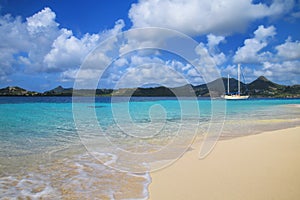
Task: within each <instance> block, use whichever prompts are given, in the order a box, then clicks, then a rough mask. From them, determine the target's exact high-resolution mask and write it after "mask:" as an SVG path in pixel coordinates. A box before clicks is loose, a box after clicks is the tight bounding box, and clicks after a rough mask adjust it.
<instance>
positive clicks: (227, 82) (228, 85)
mask: <svg viewBox="0 0 300 200" xmlns="http://www.w3.org/2000/svg"><path fill="white" fill-rule="evenodd" d="M227 93H228V94H229V93H230V91H229V74H228V76H227Z"/></svg>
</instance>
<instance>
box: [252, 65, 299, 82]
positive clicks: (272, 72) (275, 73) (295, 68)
mask: <svg viewBox="0 0 300 200" xmlns="http://www.w3.org/2000/svg"><path fill="white" fill-rule="evenodd" d="M299 66H300V61H299V60H297V61H283V62H277V63H273V62H264V63H263V66H262V68H260V69H254V70H253V74H254V75H255V76H261V75H264V76H267V77H269V78H271V79H272V80H277V81H282V82H286V83H289V84H296V83H299V82H300V68H299Z"/></svg>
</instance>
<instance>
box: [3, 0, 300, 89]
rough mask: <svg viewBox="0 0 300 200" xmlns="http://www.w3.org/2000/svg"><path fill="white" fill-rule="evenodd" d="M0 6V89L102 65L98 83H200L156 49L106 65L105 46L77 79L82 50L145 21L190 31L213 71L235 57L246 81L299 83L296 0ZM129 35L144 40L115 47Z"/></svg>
mask: <svg viewBox="0 0 300 200" xmlns="http://www.w3.org/2000/svg"><path fill="white" fill-rule="evenodd" d="M0 8H1V9H0V14H1V16H0V87H6V86H8V85H10V86H11V85H18V86H21V87H24V88H25V89H28V90H36V91H45V90H49V89H52V88H54V87H56V86H58V85H62V86H64V87H72V86H73V83H74V80H75V79H76V78H77V80H79V79H80V81H83V82H88V81H96V80H98V79H97V78H99V77H96V76H95V74H97V73H95V71H99V70H102V71H105V74H104V75H103V78H101V81H100V83H99V87H113V86H114V85H118V83H121V82H122V87H137V86H142V85H148V83H151V84H155V83H159V84H163V85H166V86H177V85H181V84H185V83H187V82H189V83H192V84H201V83H203V82H204V81H203V79H202V78H201V73H200V74H199V72H197V70H195V68H193V67H192V66H190V65H189V64H188V63H186V62H184V61H183V60H182V59H180V58H178V57H176V56H174V55H173V56H172V55H170V54H168V53H166V52H159V51H153V52H152V53H149V52H147V53H145V52H143V51H141V52H136V51H134V52H133V53H130V54H127V55H126V56H124V57H120V58H118V59H117V60H115V62H114V63H113V64H112V65H109V67H107V65H108V64H109V63H107V62H108V61H109V60H110V59H115V58H110V57H109V50H108V49H107V50H103V56H102V57H101V58H100V57H99V58H97V59H99V60H97V63H98V65H99V66H100V65H101V67H100V68H101V69H95V68H93V69H92V68H91V69H86V70H81V76H80V77H79V78H78V77H77V73H78V71H79V69H80V66H82V63H83V62H84V60H85V59H86V57H87V55H89V53H90V52H91V51H92V50H93V49H95V48H97V46H99V44H101V42H103V41H105V39H107V38H110V37H114V36H116V35H117V34H119V33H121V32H122V31H126V30H132V29H134V28H143V27H162V28H168V29H173V30H176V31H180V32H182V33H184V34H186V35H188V36H190V37H192V38H193V39H195V40H196V41H197V42H198V43H199V48H198V50H199V49H200V50H201V52H204V54H201V57H199V63H202V65H203V68H206V67H207V68H208V67H214V68H216V69H218V70H219V71H220V73H221V75H222V76H227V74H230V76H232V77H236V66H237V64H238V63H241V65H242V68H243V72H244V74H245V77H246V82H251V81H253V80H254V79H255V78H257V77H258V76H260V75H264V76H266V77H267V78H269V79H270V80H272V81H274V82H278V83H281V84H287V85H291V84H300V3H299V1H298V0H297V1H296V0H274V1H269V0H268V1H258V0H256V1H251V0H227V1H226V0H214V1H205V0H176V1H175V0H164V1H163V0H148V1H145V0H140V1H117V0H102V1H96V0H91V1H67V0H64V1H58V0H57V1H53V0H52V1H45V0H43V1H35V0H1V1H0ZM158 35H159V34H158ZM146 40H148V41H147V42H150V43H151V42H152V43H158V41H159V40H157V39H155V38H151V39H149V38H147V39H146ZM134 41H138V42H139V43H143V42H145V38H144V39H143V37H141V36H137V38H134V39H131V40H129V39H128V41H126V42H127V43H126V44H124V42H123V43H122V44H118V45H117V47H116V48H118V49H117V50H118V51H119V52H122V51H123V50H124V49H126V48H129V47H130V48H131V50H134V48H138V45H137V44H136V43H134ZM133 44H134V45H133ZM112 45H113V44H112ZM114 45H115V44H114ZM208 60H209V62H213V63H214V64H213V66H212V64H211V63H210V64H208V63H207V61H208ZM146 63H155V66H154V65H152V64H151V65H150V64H149V65H145V64H146ZM103 66H104V67H103ZM205 70H206V72H208V71H209V70H208V69H205ZM180 77H181V78H180ZM119 85H120V84H119Z"/></svg>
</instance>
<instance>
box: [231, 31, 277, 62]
mask: <svg viewBox="0 0 300 200" xmlns="http://www.w3.org/2000/svg"><path fill="white" fill-rule="evenodd" d="M275 34H276V28H275V27H274V26H269V27H266V28H265V27H264V26H263V25H260V26H259V27H258V28H257V30H255V31H254V37H253V38H250V39H246V40H245V41H244V46H242V47H240V48H239V49H238V50H237V51H236V52H235V55H234V57H233V60H234V62H235V63H260V62H262V61H264V60H265V59H266V58H267V57H268V56H269V55H270V53H269V52H264V53H259V52H260V51H261V50H262V49H263V48H265V47H266V46H267V45H268V40H269V39H270V38H272V37H273V36H274V35H275Z"/></svg>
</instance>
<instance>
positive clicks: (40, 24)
mask: <svg viewBox="0 0 300 200" xmlns="http://www.w3.org/2000/svg"><path fill="white" fill-rule="evenodd" d="M55 17H56V15H55V13H54V12H52V10H51V9H50V8H48V7H46V8H44V9H43V10H41V11H40V12H38V13H36V14H34V15H33V16H31V17H28V18H27V19H26V20H27V29H28V32H29V33H30V34H31V35H38V34H40V33H43V32H44V33H45V32H49V30H51V29H54V30H57V28H58V25H59V24H58V23H57V22H56V21H55Z"/></svg>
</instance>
